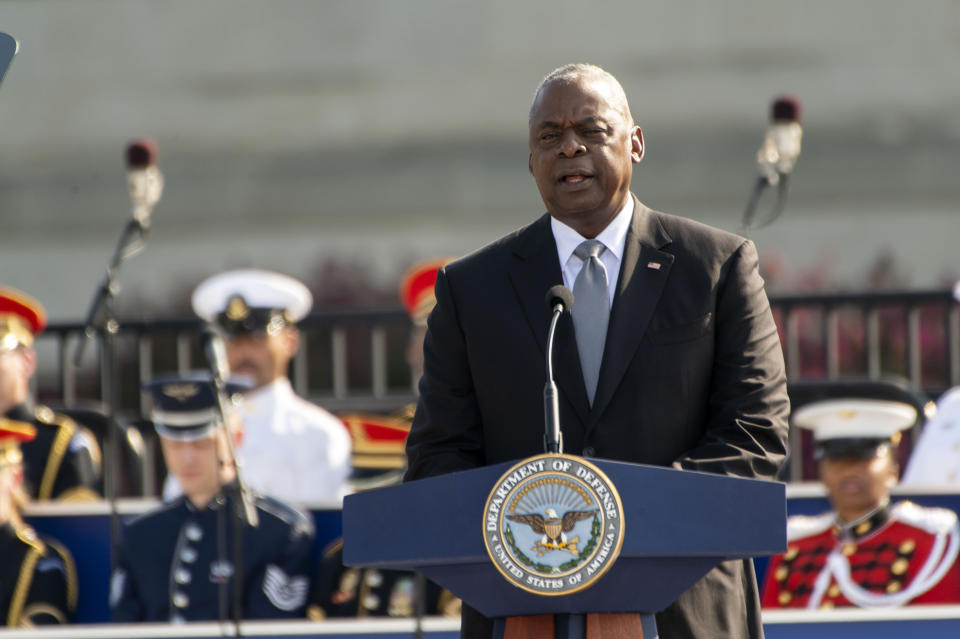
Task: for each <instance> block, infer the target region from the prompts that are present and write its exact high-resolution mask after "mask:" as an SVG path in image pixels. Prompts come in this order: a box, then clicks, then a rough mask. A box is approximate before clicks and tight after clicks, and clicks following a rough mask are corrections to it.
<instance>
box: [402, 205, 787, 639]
mask: <svg viewBox="0 0 960 639" xmlns="http://www.w3.org/2000/svg"><path fill="white" fill-rule="evenodd" d="M562 282H563V277H562V274H561V271H560V263H559V258H558V257H557V250H556V243H555V242H554V239H553V234H552V232H551V230H550V218H549V216H548V215H544V216H543V217H541V218H540V219H539V220H537V221H536V222H534V223H533V224H531V225H529V226H527V227H525V228H523V229H520V230H519V231H516V232H514V233H513V234H511V235H508V236H507V237H504V238H502V239H501V240H498V241H497V242H494V243H493V244H491V245H489V246H487V247H485V248H483V249H481V250H479V251H477V252H476V253H473V254H471V255H469V256H467V257H465V258H463V259H460V260H458V261H456V262H453V263H451V264H449V265H448V266H446V267H445V268H444V269H441V271H440V273H439V275H438V278H437V284H436V296H437V306H436V308H435V310H434V311H433V314H432V315H431V316H430V320H429V323H428V332H427V337H426V341H425V343H424V354H425V363H424V375H423V378H422V379H421V382H420V402H419V405H418V408H417V413H416V416H415V417H414V422H413V427H412V430H411V433H410V438H409V440H408V444H407V454H408V458H409V470H408V472H407V479H417V478H421V477H428V476H432V475H438V474H443V473H448V472H452V471H455V470H463V469H466V468H473V467H477V466H481V465H485V464H494V463H498V462H502V461H507V460H513V459H517V458H522V457H526V456H529V455H533V454H537V453H541V452H543V432H544V426H543V424H544V419H543V402H542V389H543V384H544V381H545V365H544V357H545V348H546V333H547V327H548V324H549V319H550V311H549V310H548V308H547V306H546V304H545V303H544V295H545V293H546V291H547V290H548V289H549V288H550V287H551V286H552V285H554V284H558V283H562ZM574 304H576V300H574ZM555 347H556V354H555V360H554V370H555V375H556V377H557V385H558V387H559V389H560V396H561V398H560V421H561V426H562V430H563V437H564V450H565V452H567V453H572V454H583V455H585V456H588V457H600V458H606V459H615V460H624V461H631V462H639V463H644V464H654V465H661V466H673V467H675V468H682V469H689V470H699V471H705V472H714V473H722V474H728V475H738V476H742V477H759V478H769V479H772V478H773V477H774V476H775V475H776V473H777V470H778V469H779V467H780V465H781V464H782V462H783V459H784V456H785V453H786V438H787V415H788V412H789V402H788V399H787V392H786V377H785V374H784V365H783V354H782V351H781V348H780V341H779V337H778V334H777V329H776V326H775V324H774V321H773V317H772V314H771V312H770V307H769V304H768V302H767V297H766V294H765V292H764V290H763V280H762V279H761V278H760V275H759V273H758V269H757V254H756V249H755V248H754V246H753V244H752V243H751V242H750V241H748V240H745V239H743V238H741V237H738V236H735V235H732V234H729V233H725V232H723V231H719V230H717V229H713V228H710V227H708V226H705V225H703V224H699V223H697V222H693V221H691V220H687V219H684V218H678V217H673V216H669V215H665V214H663V213H659V212H656V211H653V210H650V209H648V208H646V207H645V206H643V205H642V204H641V203H640V202H639V201H637V200H636V199H635V207H634V214H633V220H632V222H631V226H630V230H629V232H628V234H627V238H626V246H625V249H624V255H623V259H622V261H621V271H620V276H619V280H618V283H617V292H616V296H615V299H614V302H613V306H612V309H611V314H610V323H609V328H608V332H607V342H606V347H605V351H604V356H603V363H602V366H601V372H600V379H599V383H598V387H597V394H596V401H595V403H594V405H593V407H590V405H589V402H588V400H587V394H586V390H585V388H584V385H583V380H582V376H581V372H580V364H579V357H578V355H577V347H576V341H575V339H574V334H573V324H572V321H571V320H570V316H569V314H566V315H564V316H563V317H562V318H561V321H560V323H559V326H558V329H557V337H556V345H555ZM657 623H658V626H659V629H660V636H661V637H662V639H674V638H676V637H710V638H711V639H716V638H720V637H730V638H731V639H733V638H736V639H742V638H744V637H760V636H762V628H761V626H760V618H759V603H758V599H757V588H756V578H755V577H754V574H753V569H752V564H751V563H750V562H727V563H725V564H722V565H721V566H719V567H718V568H716V569H715V570H713V571H712V572H711V573H709V574H708V575H707V576H706V577H704V579H703V580H701V581H700V582H698V583H697V584H696V585H695V586H693V587H692V588H691V589H690V590H689V591H687V592H686V593H684V594H683V595H682V596H681V597H680V598H679V599H678V600H677V601H676V602H675V603H674V604H673V605H672V606H670V607H669V608H668V609H667V610H665V611H663V612H661V613H659V614H658V615H657ZM474 628H480V626H479V625H477V624H475V620H473V619H465V625H464V631H465V634H467V635H469V634H471V631H472V630H473V629H474ZM482 632H486V630H485V629H482Z"/></svg>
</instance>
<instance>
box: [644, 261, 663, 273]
mask: <svg viewBox="0 0 960 639" xmlns="http://www.w3.org/2000/svg"><path fill="white" fill-rule="evenodd" d="M660 266H661V264H660V262H647V268H652V269H653V270H655V271H659V270H660Z"/></svg>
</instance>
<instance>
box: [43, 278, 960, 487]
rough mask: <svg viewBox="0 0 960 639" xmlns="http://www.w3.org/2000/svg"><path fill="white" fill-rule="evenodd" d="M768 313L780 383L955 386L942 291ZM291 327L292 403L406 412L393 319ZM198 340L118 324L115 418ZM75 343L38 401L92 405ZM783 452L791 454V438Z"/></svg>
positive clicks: (779, 306)
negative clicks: (295, 347) (294, 332)
mask: <svg viewBox="0 0 960 639" xmlns="http://www.w3.org/2000/svg"><path fill="white" fill-rule="evenodd" d="M771 305H772V307H773V311H774V317H775V319H776V321H777V326H778V329H779V331H780V337H781V343H782V345H783V349H784V354H785V357H786V363H787V373H788V377H789V378H790V379H791V380H802V379H807V380H809V379H826V380H840V379H846V378H852V377H855V378H865V379H881V378H885V377H891V376H892V377H900V378H905V379H906V380H908V382H909V385H910V386H911V387H912V388H913V389H915V390H916V391H918V392H922V393H925V394H926V395H927V396H929V397H930V398H933V399H935V398H936V397H938V396H939V395H940V394H941V393H942V392H943V391H944V390H946V389H947V388H950V387H951V386H956V385H960V304H958V302H957V301H956V300H955V299H954V297H953V295H952V293H951V291H949V290H941V291H911V292H899V293H850V294H848V293H830V294H810V295H780V296H773V297H771ZM299 326H300V333H301V343H300V350H299V352H298V354H297V355H296V357H295V358H294V360H293V362H292V364H291V370H290V376H291V380H292V383H293V386H294V388H295V390H296V391H297V393H298V394H300V395H301V396H303V397H307V398H309V399H310V400H312V401H314V402H316V403H318V404H320V405H322V406H324V407H325V408H327V409H329V410H331V411H333V412H337V413H341V412H348V411H370V412H390V411H393V410H395V409H398V408H400V407H401V406H403V405H405V404H407V403H410V402H412V401H414V399H415V395H414V393H413V380H411V379H410V373H409V369H408V368H407V365H406V360H405V352H406V346H407V336H408V333H409V328H410V322H409V319H408V318H407V315H406V314H405V313H404V312H403V310H401V309H399V308H388V309H375V310H364V311H323V312H315V313H313V314H311V315H310V316H308V317H307V318H305V319H304V320H303V321H302V322H300V325H299ZM199 329H200V322H199V321H198V320H196V319H182V320H155V321H145V320H137V321H125V322H123V323H122V325H121V328H120V333H119V334H118V336H117V340H118V350H119V351H120V362H119V366H120V372H121V374H120V375H119V377H120V399H121V403H122V405H121V406H120V407H119V411H118V415H119V416H120V417H121V419H126V420H127V421H133V420H135V419H137V418H139V417H140V416H141V415H142V414H144V409H145V408H146V397H145V396H144V395H143V394H142V393H141V392H140V383H141V382H142V381H143V380H147V379H150V378H151V377H153V376H154V375H157V374H161V373H166V372H171V371H180V372H183V371H187V370H190V369H199V368H203V367H204V366H205V362H204V360H203V354H202V350H201V347H200V344H199V340H198V334H199ZM82 335H83V333H82V326H81V325H79V324H69V323H66V324H53V325H51V326H49V327H48V329H47V331H46V332H45V333H44V334H43V335H41V337H40V339H41V340H43V341H50V340H52V341H53V342H55V344H56V351H57V353H58V354H59V355H58V362H57V366H56V375H55V376H51V375H49V374H48V375H46V376H44V378H43V379H42V380H41V382H40V383H39V384H38V386H39V388H38V390H39V394H40V397H41V399H43V400H44V401H48V402H53V403H60V404H62V405H64V406H72V405H75V404H76V403H77V402H83V401H89V400H91V399H93V400H99V399H100V395H99V389H100V388H101V386H102V382H101V376H102V374H103V373H102V366H101V365H100V362H99V361H96V357H97V356H96V355H95V353H96V352H97V350H98V349H93V348H91V349H88V351H87V352H88V361H87V362H85V363H84V365H83V366H81V367H80V368H76V367H75V366H74V365H73V362H72V361H71V357H70V356H71V355H72V353H73V346H74V344H75V342H76V340H78V339H81V336H82ZM794 430H796V429H794ZM918 432H919V429H915V431H914V438H915V437H916V435H917V434H918ZM792 444H793V446H792V448H793V450H794V451H799V452H800V454H801V455H802V448H803V447H802V446H801V442H800V434H799V433H796V432H795V433H794V434H793V442H792ZM799 468H800V464H795V465H794V466H793V467H792V468H791V479H793V480H799V479H801V478H802V477H801V476H800V474H799V472H800V471H799Z"/></svg>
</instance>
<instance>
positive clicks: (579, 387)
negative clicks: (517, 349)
mask: <svg viewBox="0 0 960 639" xmlns="http://www.w3.org/2000/svg"><path fill="white" fill-rule="evenodd" d="M514 257H515V263H514V266H513V268H511V269H510V270H509V273H508V277H509V279H510V282H511V283H512V285H513V287H514V290H515V291H516V294H517V301H518V303H519V304H520V306H521V308H522V309H523V313H524V315H525V317H526V319H527V323H528V324H529V326H530V330H531V331H532V332H533V336H534V339H536V341H537V345H538V346H539V347H540V352H541V353H543V355H544V358H546V352H547V329H548V328H549V325H550V311H549V310H548V309H547V304H546V301H545V296H546V293H547V291H548V290H550V287H551V286H554V285H555V284H563V273H561V271H560V258H559V257H558V256H557V245H556V242H555V241H554V239H553V233H552V232H551V231H550V216H549V215H544V216H543V217H542V218H540V219H539V220H537V221H536V222H534V223H533V224H532V225H531V226H530V227H529V228H528V229H527V231H526V232H525V233H522V234H521V235H520V236H519V237H518V238H517V244H516V247H515V249H514ZM574 302H576V301H574ZM554 340H555V342H554V363H555V364H554V371H553V373H554V377H555V378H556V383H557V386H558V387H559V389H560V392H561V394H562V396H563V397H564V398H566V400H567V401H568V402H569V403H570V404H571V405H572V406H573V408H574V411H575V412H576V414H577V417H578V418H579V419H580V421H581V422H582V423H583V424H586V423H587V414H588V413H589V403H588V401H587V391H586V390H585V389H584V386H583V375H582V373H581V372H580V356H579V354H578V353H577V342H576V338H575V337H574V335H573V322H572V321H571V319H570V314H569V313H564V314H563V315H562V316H561V317H560V321H559V322H558V323H557V333H556V335H555V337H554ZM544 367H546V359H544ZM563 425H564V426H566V424H563Z"/></svg>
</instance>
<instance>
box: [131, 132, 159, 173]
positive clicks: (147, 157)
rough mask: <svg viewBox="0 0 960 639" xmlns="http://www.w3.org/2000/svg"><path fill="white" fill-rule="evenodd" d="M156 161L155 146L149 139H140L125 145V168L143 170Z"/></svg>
mask: <svg viewBox="0 0 960 639" xmlns="http://www.w3.org/2000/svg"><path fill="white" fill-rule="evenodd" d="M156 161H157V146H156V143H155V142H154V141H153V140H151V139H150V138H140V139H139V140H134V141H133V142H131V143H130V144H129V145H127V168H128V169H133V170H136V169H145V168H147V167H150V166H153V165H154V164H156Z"/></svg>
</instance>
